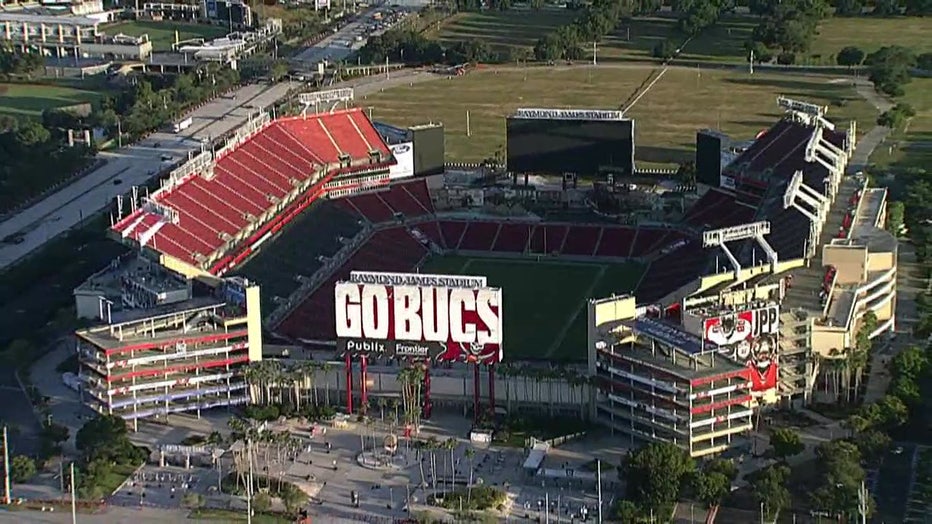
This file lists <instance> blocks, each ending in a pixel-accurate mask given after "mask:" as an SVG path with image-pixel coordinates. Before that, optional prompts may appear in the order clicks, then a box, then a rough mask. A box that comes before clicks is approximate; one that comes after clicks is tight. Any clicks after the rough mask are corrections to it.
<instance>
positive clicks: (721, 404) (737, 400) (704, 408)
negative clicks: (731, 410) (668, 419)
mask: <svg viewBox="0 0 932 524" xmlns="http://www.w3.org/2000/svg"><path fill="white" fill-rule="evenodd" d="M750 401H751V395H741V396H740V397H734V398H730V399H728V400H721V401H718V402H713V403H711V404H703V405H701V406H696V407H694V408H692V409H691V410H689V412H690V413H692V414H693V415H697V414H699V413H706V412H708V411H712V410H716V409H722V408H727V407H728V406H734V405H735V404H744V403H745V402H750Z"/></svg>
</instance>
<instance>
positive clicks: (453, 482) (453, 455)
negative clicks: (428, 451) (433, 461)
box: [443, 437, 457, 489]
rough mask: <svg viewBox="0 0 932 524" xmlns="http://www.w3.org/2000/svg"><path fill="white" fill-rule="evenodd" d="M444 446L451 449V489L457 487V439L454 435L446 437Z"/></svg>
mask: <svg viewBox="0 0 932 524" xmlns="http://www.w3.org/2000/svg"><path fill="white" fill-rule="evenodd" d="M443 447H444V449H448V450H449V451H450V475H451V476H450V479H451V481H450V486H451V488H450V489H453V488H455V487H456V447H457V442H456V439H455V438H452V437H451V438H448V439H446V440H445V441H443Z"/></svg>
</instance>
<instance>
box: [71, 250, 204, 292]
mask: <svg viewBox="0 0 932 524" xmlns="http://www.w3.org/2000/svg"><path fill="white" fill-rule="evenodd" d="M127 281H132V282H133V283H135V284H137V285H139V286H142V287H144V288H146V289H147V290H150V291H152V292H154V293H167V292H176V291H185V290H187V289H188V283H187V281H186V280H185V279H184V278H183V277H182V276H181V275H177V274H175V273H172V272H170V271H168V270H167V269H165V268H163V267H162V266H160V265H158V264H156V263H154V262H152V261H150V260H148V259H145V258H142V257H140V256H138V255H137V254H136V253H131V254H129V255H127V256H124V257H120V258H116V259H114V260H113V261H111V263H110V264H109V265H108V266H107V267H106V268H104V269H102V270H100V271H98V272H97V273H95V274H94V275H92V276H91V277H90V278H88V279H87V280H85V281H84V282H83V283H82V284H81V285H79V286H78V287H77V288H75V290H74V292H75V294H91V295H94V294H97V295H100V296H104V297H106V296H113V295H119V294H121V293H122V292H123V286H124V283H125V282H127Z"/></svg>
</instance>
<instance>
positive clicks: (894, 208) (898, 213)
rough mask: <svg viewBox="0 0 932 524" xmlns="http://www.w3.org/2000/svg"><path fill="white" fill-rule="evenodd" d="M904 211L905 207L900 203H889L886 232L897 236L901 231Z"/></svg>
mask: <svg viewBox="0 0 932 524" xmlns="http://www.w3.org/2000/svg"><path fill="white" fill-rule="evenodd" d="M905 211H906V205H905V204H903V203H902V202H897V201H894V202H890V204H889V205H888V206H887V231H889V232H890V233H892V234H893V235H897V236H898V235H899V234H900V232H901V231H903V227H904V218H905V217H904V215H903V213H904V212H905Z"/></svg>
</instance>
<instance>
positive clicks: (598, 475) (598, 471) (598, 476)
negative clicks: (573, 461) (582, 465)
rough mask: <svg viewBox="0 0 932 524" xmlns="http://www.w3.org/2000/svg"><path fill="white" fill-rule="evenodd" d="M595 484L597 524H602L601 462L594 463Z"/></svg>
mask: <svg viewBox="0 0 932 524" xmlns="http://www.w3.org/2000/svg"><path fill="white" fill-rule="evenodd" d="M595 471H596V483H597V484H598V488H599V489H598V493H599V524H602V461H601V460H596V461H595Z"/></svg>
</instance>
